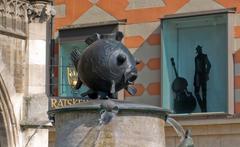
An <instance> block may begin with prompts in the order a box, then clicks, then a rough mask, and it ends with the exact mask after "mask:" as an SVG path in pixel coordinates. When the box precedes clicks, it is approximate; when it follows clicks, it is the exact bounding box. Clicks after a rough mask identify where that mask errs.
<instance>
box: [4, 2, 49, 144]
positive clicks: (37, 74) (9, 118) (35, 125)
mask: <svg viewBox="0 0 240 147" xmlns="http://www.w3.org/2000/svg"><path fill="white" fill-rule="evenodd" d="M51 5H52V4H51V1H37V0H1V1H0V40H1V41H0V146H1V147H23V146H29V147H30V146H31V147H37V146H41V147H42V146H48V129H46V126H47V125H46V124H48V122H49V120H48V116H47V114H46V112H47V110H48V98H47V95H46V88H45V87H46V69H47V68H46V67H47V66H46V59H47V58H46V52H48V49H49V47H48V46H49V45H48V44H49V42H47V38H48V36H49V35H50V34H49V33H47V30H51V29H50V26H49V22H50V20H51V14H50V11H51V8H52V6H51ZM39 125H40V126H41V127H39Z"/></svg>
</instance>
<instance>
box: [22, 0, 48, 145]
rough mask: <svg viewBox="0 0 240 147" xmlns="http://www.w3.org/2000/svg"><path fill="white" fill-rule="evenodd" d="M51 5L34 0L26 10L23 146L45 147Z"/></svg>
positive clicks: (46, 138) (46, 143)
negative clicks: (26, 40)
mask: <svg viewBox="0 0 240 147" xmlns="http://www.w3.org/2000/svg"><path fill="white" fill-rule="evenodd" d="M50 10H51V5H50V4H49V2H48V1H45V2H44V1H34V2H32V3H31V5H29V8H28V12H27V13H28V20H29V28H28V29H29V41H28V65H29V66H28V70H27V74H28V75H27V77H28V80H27V82H26V84H25V85H26V90H25V110H24V112H25V114H24V119H23V121H22V125H23V126H24V127H23V129H24V137H25V141H24V143H23V144H24V145H26V144H27V146H28V147H48V129H46V125H48V124H49V123H48V116H47V111H48V98H47V95H46V87H47V85H46V83H47V82H46V79H47V78H46V70H47V69H48V68H47V66H48V65H47V63H46V61H47V59H46V57H47V55H46V53H47V49H49V48H48V44H47V42H48V41H47V39H48V36H47V34H48V33H47V27H48V21H49V19H50V17H51V15H50ZM43 126H45V127H43Z"/></svg>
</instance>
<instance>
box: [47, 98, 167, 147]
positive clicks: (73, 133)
mask: <svg viewBox="0 0 240 147" xmlns="http://www.w3.org/2000/svg"><path fill="white" fill-rule="evenodd" d="M104 101H106V100H96V101H89V102H85V103H80V104H76V105H72V106H67V107H64V108H61V109H54V110H50V111H49V112H48V114H49V115H50V116H51V117H53V118H54V119H55V124H54V125H55V129H56V144H55V146H56V147H165V132H164V126H165V118H166V117H167V115H168V114H169V113H170V111H169V110H167V109H162V108H160V107H155V106H150V105H143V104H135V103H131V102H126V101H117V100H115V101H114V103H115V104H116V105H117V106H118V108H119V111H118V113H117V115H116V117H114V118H113V119H112V120H111V121H110V122H109V123H108V124H105V125H100V124H99V119H100V111H101V107H100V105H101V103H103V102H104Z"/></svg>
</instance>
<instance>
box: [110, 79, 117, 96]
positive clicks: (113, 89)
mask: <svg viewBox="0 0 240 147" xmlns="http://www.w3.org/2000/svg"><path fill="white" fill-rule="evenodd" d="M115 85H116V84H115V81H114V80H112V85H111V91H110V93H111V94H114V93H115V92H116V90H115Z"/></svg>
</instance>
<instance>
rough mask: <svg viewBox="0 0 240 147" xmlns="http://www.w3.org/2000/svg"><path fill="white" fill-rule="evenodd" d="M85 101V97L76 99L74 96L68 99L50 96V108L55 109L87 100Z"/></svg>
mask: <svg viewBox="0 0 240 147" xmlns="http://www.w3.org/2000/svg"><path fill="white" fill-rule="evenodd" d="M87 101H88V100H86V99H76V98H71V99H70V98H69V99H60V98H51V108H52V109H56V108H61V107H64V106H69V105H74V104H79V103H82V102H87Z"/></svg>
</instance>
